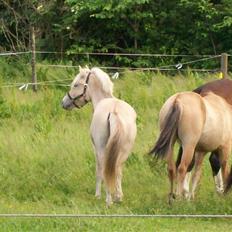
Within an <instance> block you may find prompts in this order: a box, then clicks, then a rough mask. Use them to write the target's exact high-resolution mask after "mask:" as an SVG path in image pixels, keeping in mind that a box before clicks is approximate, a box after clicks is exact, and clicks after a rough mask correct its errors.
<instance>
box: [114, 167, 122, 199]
mask: <svg viewBox="0 0 232 232" xmlns="http://www.w3.org/2000/svg"><path fill="white" fill-rule="evenodd" d="M122 198H123V192H122V166H121V165H120V166H119V167H118V173H117V177H116V191H115V196H114V202H122Z"/></svg>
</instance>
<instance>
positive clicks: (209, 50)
mask: <svg viewBox="0 0 232 232" xmlns="http://www.w3.org/2000/svg"><path fill="white" fill-rule="evenodd" d="M231 12H232V3H231V1H230V0H213V1H212V0H200V1H198V0H170V1H150V0H136V1H132V0H126V1H125V0H120V1H115V0H107V1H103V0H97V1H93V0H87V1H76V0H66V1H63V0H55V1H51V0H49V1H40V0H33V1H30V2H28V1H25V0H22V1H10V2H9V3H7V1H3V2H1V3H0V13H1V15H3V17H2V21H1V29H0V42H1V47H0V51H1V50H2V51H4V50H22V49H26V50H30V46H29V28H30V26H31V25H34V26H35V27H36V38H37V40H36V41H37V50H48V51H56V52H58V54H55V55H54V54H42V55H40V56H39V57H41V58H42V59H44V58H47V59H50V60H51V59H53V60H55V59H56V60H57V59H64V60H66V61H67V60H69V61H70V60H72V61H73V62H74V63H75V64H76V63H78V64H81V63H89V64H92V65H96V64H101V65H105V64H107V65H114V66H116V65H124V66H133V67H141V66H144V67H152V66H153V67H154V66H160V65H163V64H166V65H167V64H168V63H171V64H173V63H178V62H182V63H183V62H185V61H188V59H189V58H187V57H185V58H180V57H179V58H171V57H169V58H166V59H158V58H156V59H153V58H151V57H140V58H138V57H130V58H126V57H119V56H117V57H115V58H112V57H107V56H100V57H98V56H94V57H92V56H91V57H88V56H83V55H78V56H77V55H75V53H81V52H116V53H117V52H118V53H119V52H128V53H167V54H193V55H199V54H220V53H222V52H228V53H230V52H231V50H232V48H231V40H230V38H231V36H232V30H231V22H232V20H231V18H232V13H231ZM59 52H60V53H59ZM202 66H203V67H206V68H207V67H210V68H211V67H213V68H215V64H214V63H213V64H211V63H210V62H204V64H203V65H202V64H200V63H198V64H197V66H196V67H198V68H199V67H202Z"/></svg>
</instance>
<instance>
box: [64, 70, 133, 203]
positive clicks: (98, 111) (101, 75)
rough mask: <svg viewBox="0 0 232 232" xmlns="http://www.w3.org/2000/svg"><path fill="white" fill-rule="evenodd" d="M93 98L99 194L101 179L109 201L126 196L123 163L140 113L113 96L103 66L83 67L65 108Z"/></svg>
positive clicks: (94, 140) (129, 148)
mask: <svg viewBox="0 0 232 232" xmlns="http://www.w3.org/2000/svg"><path fill="white" fill-rule="evenodd" d="M89 101H91V102H92V104H93V108H94V113H93V118H92V123H91V127H90V131H91V138H92V142H93V146H94V149H95V154H96V194H95V196H96V197H98V198H100V196H101V182H102V180H104V182H105V186H106V195H107V196H106V203H107V205H108V206H109V205H110V204H112V197H111V195H112V194H114V200H115V201H121V200H122V197H123V193H122V186H121V179H122V166H123V163H124V162H125V161H126V160H127V158H128V155H129V153H130V151H131V149H132V146H133V143H134V140H135V137H136V113H135V111H134V109H133V108H132V107H131V106H130V105H129V104H128V103H126V102H124V101H122V100H119V99H117V98H115V97H114V96H113V83H112V82H111V80H110V78H109V76H108V75H107V74H106V73H105V72H103V71H102V70H101V69H99V68H92V69H91V70H90V69H89V68H81V67H80V70H79V74H78V75H77V76H76V77H75V79H74V80H73V82H72V84H71V89H70V91H69V92H68V93H67V94H66V95H65V96H64V98H63V101H62V105H63V108H64V109H67V110H70V109H73V108H75V107H76V108H81V107H82V106H84V105H85V104H86V103H88V102H89Z"/></svg>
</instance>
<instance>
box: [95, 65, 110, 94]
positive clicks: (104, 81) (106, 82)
mask: <svg viewBox="0 0 232 232" xmlns="http://www.w3.org/2000/svg"><path fill="white" fill-rule="evenodd" d="M91 73H93V74H94V76H95V77H96V78H97V79H98V80H99V81H100V83H101V85H102V89H103V90H104V91H105V92H106V93H108V94H110V95H113V83H112V81H111V80H110V77H109V75H108V74H107V73H105V72H104V71H103V70H101V69H100V68H96V67H94V68H92V69H91Z"/></svg>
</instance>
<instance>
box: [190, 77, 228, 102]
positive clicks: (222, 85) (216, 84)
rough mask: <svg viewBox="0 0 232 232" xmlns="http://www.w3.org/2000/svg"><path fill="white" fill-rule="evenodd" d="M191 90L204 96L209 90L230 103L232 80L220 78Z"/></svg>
mask: <svg viewBox="0 0 232 232" xmlns="http://www.w3.org/2000/svg"><path fill="white" fill-rule="evenodd" d="M193 92H195V93H198V94H200V95H201V96H203V97H204V96H206V95H207V94H208V93H209V92H212V93H214V94H216V95H218V96H220V97H222V98H223V99H225V100H226V101H227V102H228V103H229V104H230V105H232V80H230V79H221V80H216V81H212V82H209V83H206V84H204V85H202V86H200V87H198V88H197V89H195V90H193Z"/></svg>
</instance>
